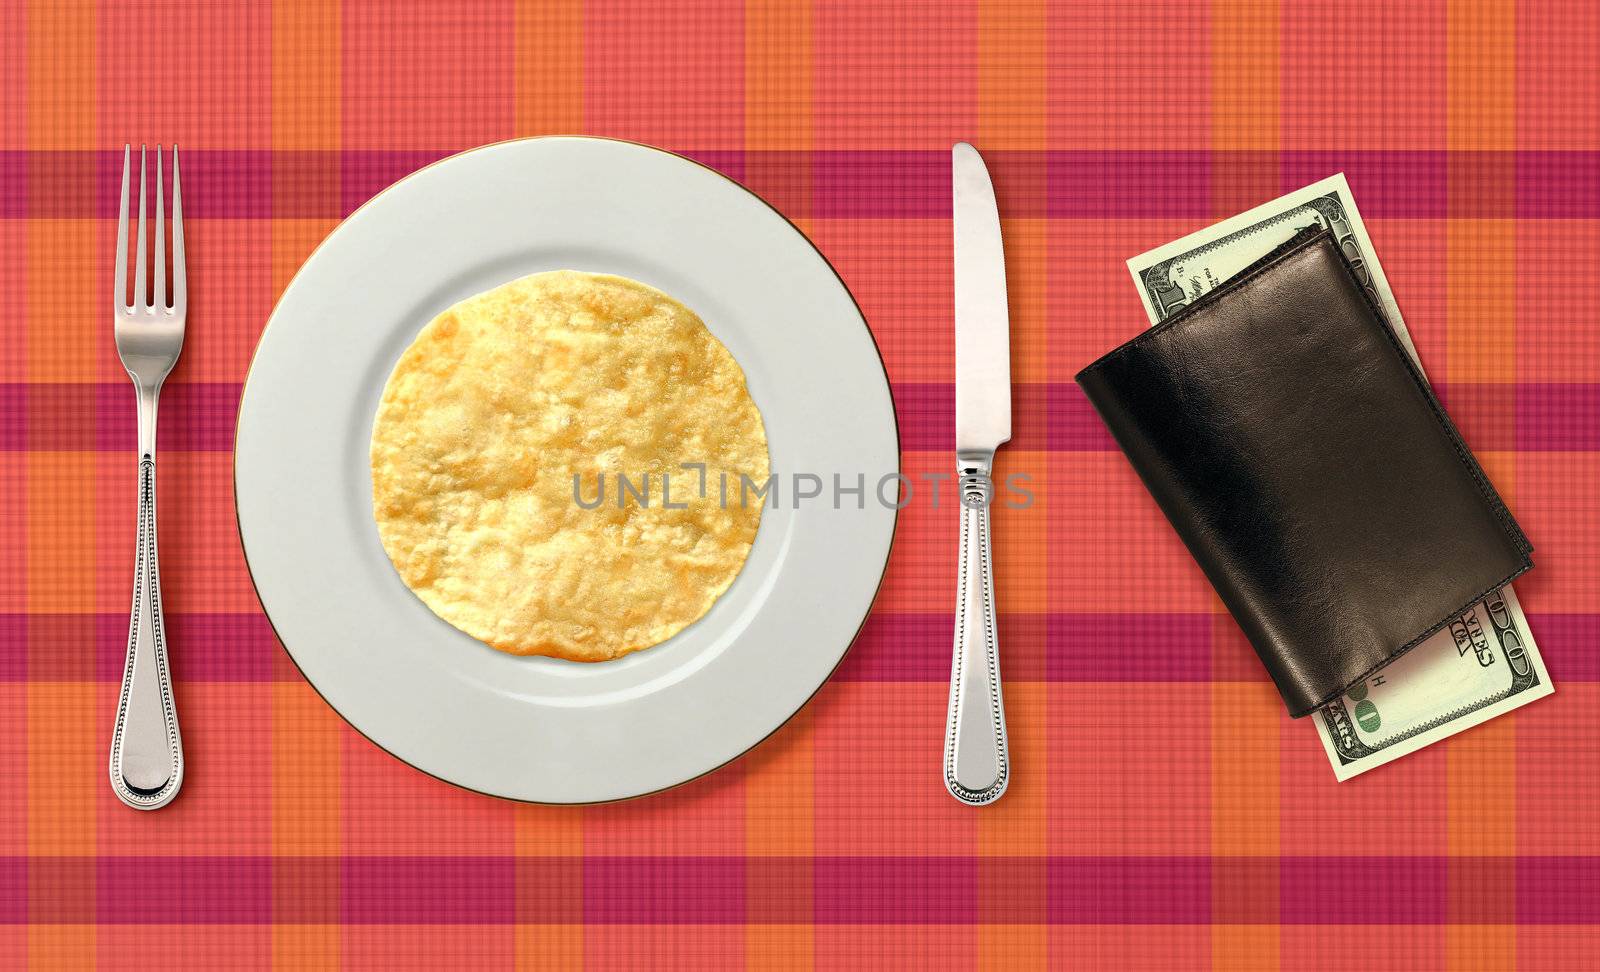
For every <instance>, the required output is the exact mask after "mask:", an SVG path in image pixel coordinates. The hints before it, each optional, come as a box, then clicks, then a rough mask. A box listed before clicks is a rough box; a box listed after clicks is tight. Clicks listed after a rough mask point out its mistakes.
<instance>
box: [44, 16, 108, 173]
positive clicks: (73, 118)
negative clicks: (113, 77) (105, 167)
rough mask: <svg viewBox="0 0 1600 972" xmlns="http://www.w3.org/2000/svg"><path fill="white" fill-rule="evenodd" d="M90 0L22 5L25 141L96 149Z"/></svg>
mask: <svg viewBox="0 0 1600 972" xmlns="http://www.w3.org/2000/svg"><path fill="white" fill-rule="evenodd" d="M97 7H98V4H96V3H95V2H94V0H32V2H30V3H29V4H28V53H27V58H28V92H27V98H28V145H29V147H30V148H35V149H87V148H100V147H101V146H100V144H99V133H98V130H97V127H98V122H99V117H100V114H99V95H100V92H99V88H98V81H99V70H98V63H99V58H100V52H99V51H98V50H97V47H96V43H95V37H96V26H97V23H98V16H97V9H96V8H97Z"/></svg>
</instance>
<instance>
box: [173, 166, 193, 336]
mask: <svg viewBox="0 0 1600 972" xmlns="http://www.w3.org/2000/svg"><path fill="white" fill-rule="evenodd" d="M185 266H186V264H185V263H184V258H183V194H182V193H180V192H179V191H178V146H177V144H176V143H174V144H173V146H172V312H173V313H174V314H177V315H179V316H180V317H181V316H182V315H183V313H184V310H185V309H186V308H187V307H188V304H189V282H188V277H187V274H186V271H185V269H184V268H185Z"/></svg>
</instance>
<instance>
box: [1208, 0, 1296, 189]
mask: <svg viewBox="0 0 1600 972" xmlns="http://www.w3.org/2000/svg"><path fill="white" fill-rule="evenodd" d="M1280 48H1281V38H1280V24H1279V8H1278V2H1277V0H1215V2H1213V3H1212V5H1211V148H1212V183H1211V205H1212V211H1213V212H1214V213H1215V214H1216V215H1217V217H1218V218H1221V217H1224V216H1230V215H1232V214H1234V213H1237V212H1241V211H1243V210H1245V209H1249V208H1250V207H1251V206H1255V205H1257V204H1259V203H1261V202H1262V201H1264V200H1266V199H1271V198H1272V197H1273V196H1276V195H1278V191H1279V180H1278V165H1277V159H1276V157H1275V156H1274V154H1273V153H1274V152H1276V150H1277V149H1278V147H1279V144H1280V134H1281V133H1280V124H1281V123H1280V118H1279V116H1280V104H1279V102H1280V92H1281V85H1282V78H1281V77H1280V74H1279V60H1280V57H1281V51H1280Z"/></svg>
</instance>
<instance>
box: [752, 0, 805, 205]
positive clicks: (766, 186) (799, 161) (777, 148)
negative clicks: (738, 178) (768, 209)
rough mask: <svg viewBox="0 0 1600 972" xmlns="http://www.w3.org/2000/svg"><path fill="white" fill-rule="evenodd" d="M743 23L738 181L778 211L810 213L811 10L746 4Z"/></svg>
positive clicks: (767, 0)
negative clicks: (741, 143) (741, 140)
mask: <svg viewBox="0 0 1600 972" xmlns="http://www.w3.org/2000/svg"><path fill="white" fill-rule="evenodd" d="M744 16H745V21H744V145H745V148H746V150H747V151H748V152H749V154H748V155H746V156H745V163H744V173H743V179H742V181H743V182H744V184H745V185H747V186H749V187H750V189H751V190H753V191H754V192H756V193H757V194H759V195H760V196H761V197H762V198H764V199H766V200H767V202H769V203H771V204H772V205H773V206H775V207H777V209H778V211H779V212H781V213H784V214H785V215H787V216H789V217H790V218H791V219H792V218H794V215H795V214H796V213H803V212H810V211H811V189H812V175H811V165H810V163H809V161H807V160H806V158H805V157H804V156H803V155H800V154H799V153H803V152H807V151H809V150H810V149H811V145H812V135H811V124H812V99H811V93H812V57H813V49H812V29H811V28H812V6H811V4H809V3H786V2H783V0H748V2H747V3H746V4H745V12H744Z"/></svg>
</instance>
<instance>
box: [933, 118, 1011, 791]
mask: <svg viewBox="0 0 1600 972" xmlns="http://www.w3.org/2000/svg"><path fill="white" fill-rule="evenodd" d="M950 183H951V190H952V193H953V195H954V200H953V219H952V225H953V229H954V234H955V305H956V306H955V317H956V471H957V473H958V474H959V476H960V497H961V540H960V543H961V550H960V556H959V558H958V562H959V564H960V571H961V573H960V578H959V582H958V591H957V594H956V624H955V646H954V649H953V651H952V659H951V664H950V714H949V718H948V720H947V721H946V731H945V747H944V784H945V788H946V789H947V790H949V791H950V795H951V796H953V797H955V798H956V799H957V800H960V801H961V802H963V803H966V804H969V805H971V806H983V805H984V804H987V803H992V802H994V801H995V800H998V799H999V798H1000V795H1001V794H1002V793H1004V792H1005V790H1006V784H1007V782H1008V781H1009V778H1010V775H1011V762H1010V757H1009V755H1008V753H1007V743H1006V717H1005V706H1004V704H1003V703H1002V701H1001V692H1000V655H999V645H998V641H997V639H996V632H995V607H994V569H993V566H992V565H991V558H990V547H989V507H990V502H991V500H992V499H993V497H994V484H993V483H992V482H991V481H990V472H991V469H992V468H993V464H994V452H995V449H996V448H997V447H999V445H1000V444H1001V443H1002V442H1005V441H1007V440H1008V439H1010V438H1011V337H1010V328H1011V318H1010V313H1009V311H1008V308H1007V306H1006V266H1005V251H1004V249H1003V247H1002V246H1001V242H1000V213H999V210H998V209H997V208H996V206H995V198H994V185H993V184H992V183H991V182H990V181H989V170H988V169H987V168H986V167H985V166H984V164H983V158H982V156H980V155H979V154H978V150H977V149H975V148H973V147H972V146H971V145H968V144H967V143H966V142H959V143H957V144H956V146H955V147H954V148H953V149H951V150H950Z"/></svg>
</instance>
